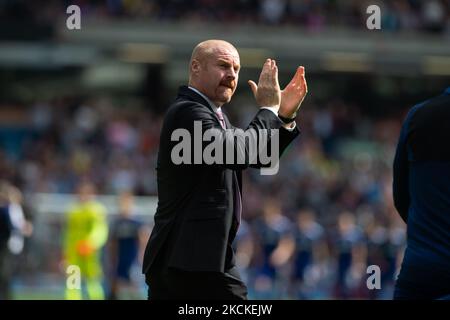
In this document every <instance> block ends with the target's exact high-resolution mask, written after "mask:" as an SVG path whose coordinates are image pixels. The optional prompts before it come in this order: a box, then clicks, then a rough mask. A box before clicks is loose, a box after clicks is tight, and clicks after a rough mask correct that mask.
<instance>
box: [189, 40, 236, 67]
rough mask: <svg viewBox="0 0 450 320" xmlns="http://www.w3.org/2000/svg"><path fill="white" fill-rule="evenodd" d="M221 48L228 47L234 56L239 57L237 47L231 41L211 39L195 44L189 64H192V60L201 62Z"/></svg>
mask: <svg viewBox="0 0 450 320" xmlns="http://www.w3.org/2000/svg"><path fill="white" fill-rule="evenodd" d="M223 49H228V50H229V51H230V52H233V51H234V52H235V55H236V57H237V58H238V59H239V54H238V52H237V49H236V48H235V47H234V46H233V45H232V44H231V43H229V42H227V41H224V40H215V39H213V40H206V41H203V42H200V43H199V44H198V45H196V46H195V48H194V50H192V55H191V61H190V63H189V65H192V61H193V60H198V61H200V62H203V61H205V60H206V59H208V58H210V57H211V56H214V54H215V53H216V52H217V51H220V50H223Z"/></svg>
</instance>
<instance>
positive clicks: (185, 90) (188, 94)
mask: <svg viewBox="0 0 450 320" xmlns="http://www.w3.org/2000/svg"><path fill="white" fill-rule="evenodd" d="M178 96H183V97H185V98H188V99H189V100H193V101H195V102H197V103H199V104H201V105H203V106H205V107H206V108H208V110H209V111H210V112H211V113H212V114H213V115H214V117H215V118H216V120H217V123H218V124H219V126H221V124H220V120H219V118H218V117H217V113H216V112H214V110H213V109H212V107H211V106H210V104H209V103H208V101H206V100H205V99H204V98H203V97H202V96H201V95H199V94H198V93H197V92H195V91H194V90H191V89H189V87H188V86H181V87H180V88H179V89H178ZM225 121H226V120H225ZM227 126H228V125H227Z"/></svg>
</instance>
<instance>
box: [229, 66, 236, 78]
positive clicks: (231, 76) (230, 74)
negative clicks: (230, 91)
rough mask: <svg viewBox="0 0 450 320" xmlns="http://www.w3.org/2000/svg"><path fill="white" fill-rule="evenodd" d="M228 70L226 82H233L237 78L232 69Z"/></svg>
mask: <svg viewBox="0 0 450 320" xmlns="http://www.w3.org/2000/svg"><path fill="white" fill-rule="evenodd" d="M228 70H229V71H228V72H227V79H228V80H235V79H236V77H237V72H236V71H235V70H234V69H233V68H230V69H228Z"/></svg>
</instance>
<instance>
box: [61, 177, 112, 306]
mask: <svg viewBox="0 0 450 320" xmlns="http://www.w3.org/2000/svg"><path fill="white" fill-rule="evenodd" d="M107 238H108V222H107V219H106V208H105V207H104V206H103V205H102V204H101V203H100V202H98V201H96V200H95V187H94V186H93V185H92V184H91V183H86V182H85V183H82V184H81V185H80V186H79V188H78V201H77V202H76V203H74V204H72V205H71V206H70V208H69V210H68V212H67V225H66V230H65V238H64V258H65V262H66V267H67V266H69V265H75V266H78V267H79V268H80V269H79V270H80V272H81V274H80V275H81V282H82V283H83V282H84V283H85V284H86V290H87V294H88V296H89V299H93V300H100V299H104V297H105V294H104V290H103V286H102V280H103V271H102V265H101V249H102V247H103V246H104V245H105V243H106V240H107ZM66 299H68V300H79V299H82V291H81V289H80V288H79V289H73V288H66Z"/></svg>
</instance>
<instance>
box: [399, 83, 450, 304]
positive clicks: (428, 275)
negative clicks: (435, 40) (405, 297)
mask: <svg viewBox="0 0 450 320" xmlns="http://www.w3.org/2000/svg"><path fill="white" fill-rule="evenodd" d="M393 193H394V203H395V207H396V208H397V210H398V212H399V213H400V215H401V217H402V218H403V220H404V221H405V222H406V223H407V242H408V243H407V244H408V246H407V249H406V251H405V256H404V260H403V264H402V269H401V272H400V275H399V281H398V286H399V287H401V288H406V287H407V288H408V290H407V291H410V292H411V291H414V290H417V291H421V292H422V293H423V296H421V297H424V298H425V297H429V298H433V294H435V293H436V294H438V293H439V292H440V294H441V295H444V294H445V293H446V294H450V88H448V89H447V90H446V91H445V92H444V94H442V95H440V96H437V97H435V98H432V99H430V100H427V101H425V102H423V103H421V104H418V105H416V106H414V107H413V108H412V109H411V110H410V111H409V113H408V115H407V117H406V119H405V121H404V123H403V126H402V130H401V133H400V139H399V143H398V146H397V152H396V155H395V160H394V184H393ZM427 288H433V289H432V290H429V293H426V292H427V291H426V290H427ZM441 289H443V291H440V290H441ZM412 297H413V296H412Z"/></svg>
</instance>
